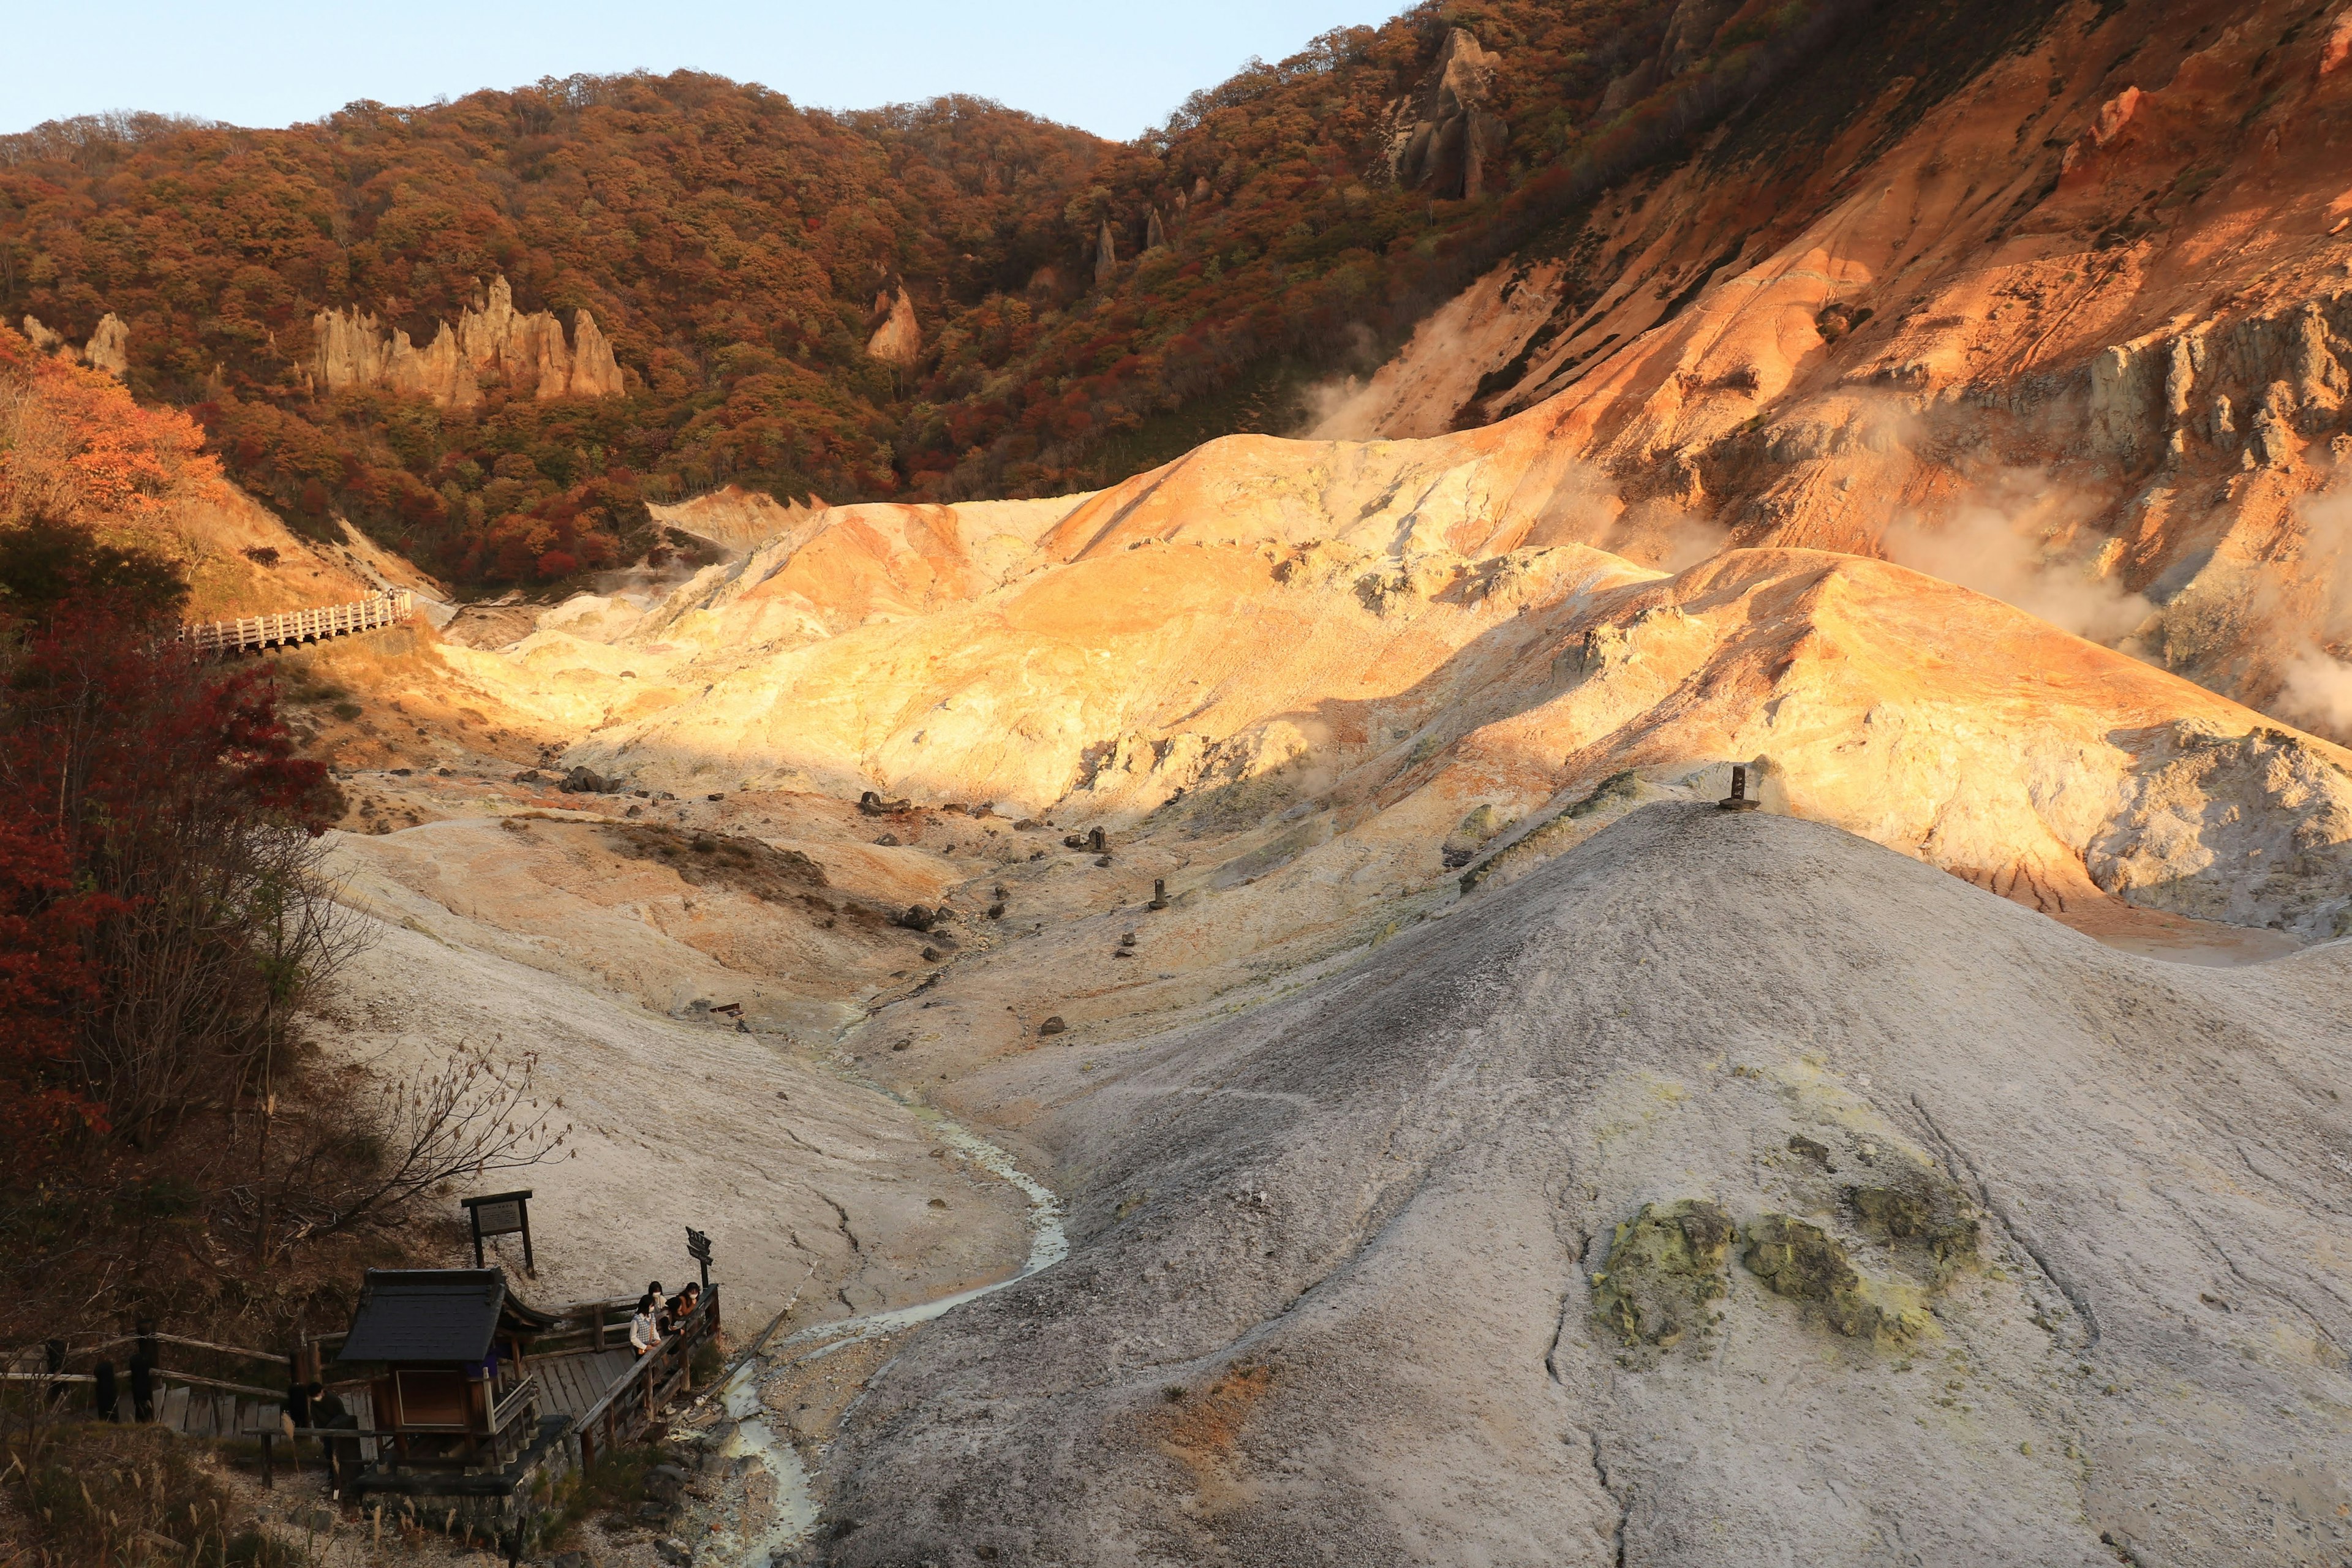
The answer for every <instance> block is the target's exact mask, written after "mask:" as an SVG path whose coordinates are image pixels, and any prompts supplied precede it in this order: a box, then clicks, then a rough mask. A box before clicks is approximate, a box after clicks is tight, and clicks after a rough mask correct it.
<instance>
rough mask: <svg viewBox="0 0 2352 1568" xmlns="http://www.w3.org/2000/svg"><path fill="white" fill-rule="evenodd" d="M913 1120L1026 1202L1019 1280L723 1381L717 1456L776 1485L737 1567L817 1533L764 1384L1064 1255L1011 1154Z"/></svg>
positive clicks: (809, 1340)
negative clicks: (745, 1464)
mask: <svg viewBox="0 0 2352 1568" xmlns="http://www.w3.org/2000/svg"><path fill="white" fill-rule="evenodd" d="M885 1092H887V1091H885ZM893 1098H896V1097H895V1096H894V1097H893ZM919 1113H920V1114H922V1115H923V1116H924V1118H925V1120H927V1121H931V1124H932V1131H935V1132H937V1133H938V1134H939V1137H940V1142H943V1143H945V1144H946V1145H947V1146H948V1147H949V1148H950V1149H953V1150H955V1151H956V1152H958V1153H960V1154H961V1155H963V1156H964V1157H965V1158H966V1159H969V1160H970V1161H971V1162H972V1163H974V1164H976V1165H979V1166H980V1167H981V1168H982V1169H983V1170H985V1171H987V1172H988V1173H990V1174H992V1175H994V1176H997V1177H999V1178H1001V1179H1002V1180H1003V1181H1005V1182H1008V1183H1010V1184H1013V1186H1015V1187H1017V1188H1019V1189H1020V1190H1021V1193H1022V1194H1023V1195H1024V1196H1025V1197H1026V1198H1027V1199H1028V1200H1029V1256H1028V1258H1027V1260H1026V1261H1024V1263H1023V1264H1022V1266H1021V1271H1020V1272H1019V1273H1017V1274H1015V1275H1013V1277H1012V1278H1011V1279H1000V1280H998V1281H997V1282H996V1283H995V1284H993V1285H981V1286H976V1287H974V1288H973V1289H970V1290H959V1291H957V1292H956V1293H955V1294H954V1295H952V1296H942V1297H940V1299H939V1300H935V1301H924V1302H920V1303H918V1304H917V1305H915V1306H912V1307H897V1308H893V1309H891V1310H887V1311H882V1312H868V1313H866V1315H865V1316H863V1317H857V1318H843V1319H837V1320H835V1321H831V1322H824V1323H816V1324H813V1325H811V1326H810V1327H808V1328H805V1329H802V1330H800V1331H798V1332H796V1333H793V1334H788V1335H786V1336H785V1337H784V1338H783V1339H781V1340H779V1341H777V1342H775V1343H774V1344H773V1345H771V1346H769V1347H768V1348H767V1349H765V1350H763V1351H762V1352H761V1353H760V1354H759V1355H757V1356H755V1357H753V1358H752V1359H751V1360H750V1361H747V1362H746V1363H743V1365H742V1366H741V1367H740V1369H739V1370H738V1371H737V1372H736V1373H735V1374H734V1375H733V1376H732V1377H730V1378H729V1379H728V1381H727V1385H726V1387H725V1388H724V1389H723V1390H722V1391H721V1395H720V1397H721V1400H722V1402H723V1405H724V1407H725V1409H726V1412H727V1415H728V1417H729V1419H730V1420H731V1421H733V1422H734V1424H735V1426H734V1430H733V1431H732V1432H730V1434H729V1435H728V1436H727V1439H726V1441H725V1442H724V1443H723V1444H722V1445H721V1446H720V1447H719V1456H720V1457H721V1458H727V1459H738V1458H751V1459H752V1460H754V1461H755V1462H757V1463H758V1464H759V1465H760V1466H761V1468H764V1469H766V1470H767V1472H768V1474H769V1475H770V1476H771V1477H772V1478H773V1479H774V1481H775V1503H774V1505H773V1511H772V1514H771V1515H770V1517H769V1518H768V1519H767V1520H766V1521H764V1522H763V1523H762V1524H754V1522H753V1521H751V1520H750V1519H749V1518H746V1520H745V1521H744V1525H745V1532H746V1539H744V1540H743V1541H742V1542H741V1544H740V1547H739V1548H737V1549H736V1551H735V1552H734V1553H733V1554H732V1556H731V1561H732V1562H734V1563H738V1564H740V1568H768V1565H769V1563H771V1562H772V1561H773V1560H774V1559H775V1557H776V1556H777V1555H778V1554H779V1553H789V1552H792V1551H793V1549H794V1548H797V1547H798V1546H800V1545H801V1544H802V1543H803V1542H805V1541H806V1540H807V1539H808V1536H809V1532H810V1531H812V1530H814V1528H815V1526H816V1511H817V1510H816V1500H815V1498H814V1494H813V1492H812V1489H811V1487H810V1484H809V1473H808V1468H807V1467H806V1466H804V1465H803V1464H802V1463H801V1457H800V1453H799V1451H798V1450H797V1449H795V1448H794V1447H793V1444H792V1440H791V1439H790V1438H788V1437H783V1436H778V1434H777V1433H776V1431H775V1428H774V1426H773V1424H772V1419H771V1417H770V1416H769V1415H768V1414H767V1410H766V1406H765V1405H764V1404H763V1403H762V1401H761V1393H762V1391H763V1390H764V1388H765V1387H766V1385H767V1383H768V1380H769V1379H770V1378H772V1377H773V1376H774V1375H775V1374H776V1373H778V1372H781V1371H782V1370H784V1369H786V1368H789V1367H794V1366H798V1365H801V1364H803V1363H806V1362H812V1361H816V1360H818V1359H820V1358H822V1357H824V1356H828V1355H831V1354H832V1353H833V1352H835V1351H837V1350H839V1349H841V1348H842V1347H843V1346H844V1345H853V1344H857V1343H860V1342H864V1341H866V1340H871V1339H874V1338H876V1337H877V1336H879V1335H882V1334H893V1333H898V1332H899V1331H903V1330H906V1329H910V1328H913V1327H914V1326H915V1325H916V1324H918V1323H927V1322H929V1321H931V1320H932V1319H933V1318H937V1317H940V1316H943V1315H945V1314H946V1313H949V1312H951V1311H953V1310H955V1309H956V1308H958V1307H961V1306H962V1305H963V1304H964V1303H965V1302H967V1301H973V1300H979V1299H980V1298H981V1297H982V1296H985V1295H987V1294H989V1293H990V1292H991V1291H994V1290H1002V1289H1004V1287H1006V1286H1007V1285H1010V1284H1012V1283H1013V1280H1016V1279H1027V1278H1029V1276H1031V1275H1032V1274H1034V1273H1036V1272H1037V1271H1038V1270H1039V1269H1042V1268H1052V1267H1053V1266H1054V1265H1055V1264H1056V1263H1059V1262H1060V1261H1062V1259H1063V1258H1066V1257H1067V1256H1068V1255H1069V1251H1070V1240H1069V1237H1068V1236H1067V1235H1066V1233H1065V1232H1064V1230H1063V1228H1062V1205H1061V1203H1060V1201H1059V1200H1058V1199H1056V1198H1055V1196H1054V1194H1053V1192H1052V1190H1051V1189H1050V1188H1048V1187H1046V1186H1045V1184H1043V1183H1041V1182H1038V1181H1035V1180H1034V1179H1033V1178H1032V1177H1031V1176H1030V1175H1029V1174H1028V1173H1026V1172H1024V1171H1023V1170H1022V1169H1021V1168H1020V1167H1019V1166H1018V1165H1015V1164H1014V1163H1013V1157H1012V1156H1011V1155H1009V1154H1007V1153H1006V1152H1004V1151H1003V1150H1002V1149H1000V1148H998V1147H997V1146H996V1145H995V1144H993V1143H991V1142H989V1141H988V1140H987V1139H985V1138H982V1137H981V1136H980V1135H979V1134H978V1133H976V1132H973V1131H971V1129H969V1128H967V1127H964V1126H962V1125H961V1124H959V1123H957V1122H954V1121H950V1120H948V1119H947V1118H946V1117H944V1116H939V1115H938V1113H937V1112H935V1111H930V1110H920V1112H919Z"/></svg>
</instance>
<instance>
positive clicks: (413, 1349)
mask: <svg viewBox="0 0 2352 1568" xmlns="http://www.w3.org/2000/svg"><path fill="white" fill-rule="evenodd" d="M506 1299H507V1277H506V1275H505V1274H503V1273H501V1272H500V1271H499V1270H498V1269H496V1268H371V1269H369V1270H368V1271H367V1282H366V1283H365V1284H364V1285H362V1286H361V1287H360V1304H359V1310H357V1311H355V1312H353V1313H352V1331H351V1334H350V1336H349V1337H348V1338H346V1339H345V1340H344V1341H343V1348H342V1349H341V1351H339V1352H336V1354H335V1359H336V1360H337V1361H339V1362H346V1361H351V1362H357V1361H381V1362H478V1361H483V1360H486V1359H488V1356H489V1353H490V1339H491V1336H492V1335H493V1334H495V1333H497V1331H498V1327H499V1308H500V1307H502V1306H504V1305H505V1304H506Z"/></svg>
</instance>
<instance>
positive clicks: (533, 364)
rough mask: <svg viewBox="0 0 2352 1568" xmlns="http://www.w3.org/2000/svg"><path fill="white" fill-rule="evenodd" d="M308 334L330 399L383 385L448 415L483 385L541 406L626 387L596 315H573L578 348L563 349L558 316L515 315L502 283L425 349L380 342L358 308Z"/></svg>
mask: <svg viewBox="0 0 2352 1568" xmlns="http://www.w3.org/2000/svg"><path fill="white" fill-rule="evenodd" d="M311 333H312V341H313V348H312V350H311V358H310V374H311V375H312V376H313V378H314V379H315V380H316V382H317V384H319V385H320V386H321V387H324V388H325V389H326V390H328V391H330V392H335V391H341V389H343V388H345V387H371V386H387V387H390V388H391V389H392V390H393V391H394V392H405V393H409V394H412V395H416V396H420V397H430V398H431V399H433V401H435V402H436V403H438V404H440V405H442V406H443V407H445V408H450V407H456V408H467V407H471V406H472V405H475V404H477V403H478V402H480V401H481V395H482V393H481V389H482V388H483V387H484V386H485V385H504V386H508V387H511V388H513V389H515V390H517V391H522V392H529V393H530V394H531V395H532V396H534V397H535V398H538V399H539V400H541V401H542V402H544V401H546V400H548V399H550V398H557V397H618V396H620V395H621V394H622V392H623V390H624V388H623V385H622V381H621V369H620V366H619V365H618V364H617V363H614V359H613V347H612V344H611V343H610V342H607V341H606V339H605V337H604V333H603V331H600V330H599V329H598V328H597V325H596V318H595V317H594V316H593V315H591V314H590V313H589V312H588V311H586V310H581V311H578V312H576V313H575V315H574V318H573V324H572V336H573V339H574V341H573V342H571V343H568V344H567V343H566V342H564V338H563V323H562V321H558V320H557V319H556V318H555V314H554V312H552V311H550V310H530V311H523V310H516V309H515V308H514V290H513V289H510V288H509V287H508V284H507V280H506V279H504V278H502V277H501V278H499V279H495V280H494V281H493V282H492V283H491V284H490V289H489V292H488V294H487V295H484V296H481V297H479V298H478V299H476V300H475V301H474V303H473V304H472V305H471V306H469V307H467V310H465V311H464V312H463V313H461V314H460V316H459V317H458V320H457V326H456V327H455V328H452V327H451V326H450V325H449V323H448V322H446V321H443V322H441V323H440V324H439V331H436V333H435V334H434V337H433V341H432V342H429V343H427V344H426V345H425V347H423V348H421V349H420V348H418V347H417V346H416V345H415V343H413V342H410V341H409V336H408V334H407V332H405V331H393V332H392V333H391V334H390V335H389V336H386V335H385V333H384V329H383V323H382V322H380V321H377V320H376V318H375V317H374V316H373V315H369V314H365V313H362V311H361V310H360V308H359V307H358V306H356V305H353V306H351V307H349V308H347V309H345V310H323V311H320V313H319V315H318V316H317V317H316V318H315V319H314V320H313V321H312V322H311Z"/></svg>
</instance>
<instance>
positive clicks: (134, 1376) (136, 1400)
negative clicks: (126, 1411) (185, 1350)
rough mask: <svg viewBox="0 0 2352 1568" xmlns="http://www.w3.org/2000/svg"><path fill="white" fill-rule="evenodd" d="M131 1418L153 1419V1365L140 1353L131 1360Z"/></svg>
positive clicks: (137, 1419)
mask: <svg viewBox="0 0 2352 1568" xmlns="http://www.w3.org/2000/svg"><path fill="white" fill-rule="evenodd" d="M131 1419H132V1420H133V1421H141V1422H145V1421H152V1420H154V1419H155V1363H153V1362H152V1361H149V1360H148V1359H147V1356H146V1352H144V1351H142V1352H139V1353H138V1354H136V1355H133V1356H132V1357H131Z"/></svg>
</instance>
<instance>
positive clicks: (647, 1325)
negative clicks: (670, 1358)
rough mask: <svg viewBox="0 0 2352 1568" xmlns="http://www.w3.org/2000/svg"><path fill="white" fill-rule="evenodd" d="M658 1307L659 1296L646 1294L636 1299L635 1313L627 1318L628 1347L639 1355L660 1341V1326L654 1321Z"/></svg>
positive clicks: (659, 1302)
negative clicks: (632, 1316)
mask: <svg viewBox="0 0 2352 1568" xmlns="http://www.w3.org/2000/svg"><path fill="white" fill-rule="evenodd" d="M660 1308H661V1298H660V1297H659V1296H652V1295H648V1296H644V1297H641V1298H639V1299H638V1301H637V1315H636V1316H635V1317H634V1318H631V1319H630V1320H629V1348H630V1349H631V1350H633V1351H635V1352H637V1353H638V1354H639V1355H644V1354H645V1353H646V1352H648V1351H650V1350H652V1349H654V1348H655V1347H656V1346H657V1345H659V1344H660V1343H661V1341H662V1336H661V1328H660V1326H659V1325H658V1324H656V1322H655V1321H654V1314H655V1313H656V1311H658V1310H660Z"/></svg>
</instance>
